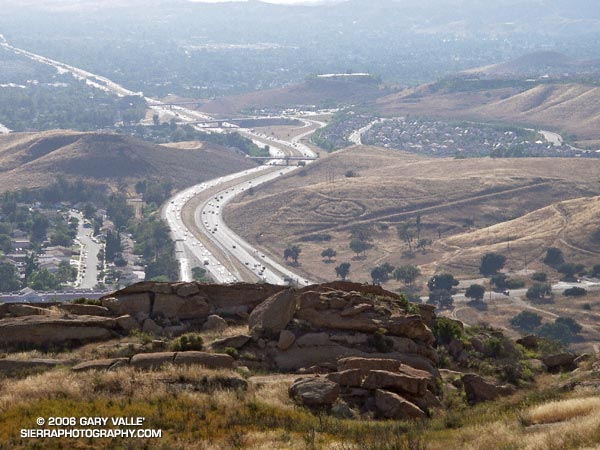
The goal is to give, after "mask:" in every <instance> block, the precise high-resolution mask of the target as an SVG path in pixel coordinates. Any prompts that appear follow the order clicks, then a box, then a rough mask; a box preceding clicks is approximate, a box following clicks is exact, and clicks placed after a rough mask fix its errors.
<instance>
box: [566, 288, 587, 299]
mask: <svg viewBox="0 0 600 450" xmlns="http://www.w3.org/2000/svg"><path fill="white" fill-rule="evenodd" d="M586 294H587V291H586V290H585V289H584V288H582V287H578V286H573V287H571V288H569V289H565V290H564V291H563V295H565V296H567V297H583V296H584V295H586Z"/></svg>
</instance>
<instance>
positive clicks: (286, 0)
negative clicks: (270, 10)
mask: <svg viewBox="0 0 600 450" xmlns="http://www.w3.org/2000/svg"><path fill="white" fill-rule="evenodd" d="M189 1H191V2H196V3H225V2H236V1H238V2H243V1H247V0H189ZM260 1H262V2H265V3H277V4H280V5H301V4H307V3H334V2H339V1H342V0H260Z"/></svg>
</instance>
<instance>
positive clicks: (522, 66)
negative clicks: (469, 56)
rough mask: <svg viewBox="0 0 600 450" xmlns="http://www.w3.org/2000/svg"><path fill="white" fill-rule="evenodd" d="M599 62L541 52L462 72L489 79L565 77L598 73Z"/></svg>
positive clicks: (551, 52)
mask: <svg viewBox="0 0 600 450" xmlns="http://www.w3.org/2000/svg"><path fill="white" fill-rule="evenodd" d="M599 62H600V61H599V60H597V59H595V60H583V59H576V58H572V57H570V56H568V55H565V54H564V53H560V52H554V51H539V52H534V53H529V54H527V55H523V56H520V57H518V58H514V59H511V60H509V61H504V62H501V63H498V64H491V65H488V66H483V67H476V68H474V69H469V70H465V71H463V72H461V74H465V75H478V76H484V77H488V78H498V77H500V78H502V77H515V78H520V77H528V76H529V77H538V76H544V75H556V76H564V75H565V74H570V75H573V74H574V73H579V74H589V73H598V71H599V70H600V64H599Z"/></svg>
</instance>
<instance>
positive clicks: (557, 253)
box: [544, 247, 565, 267]
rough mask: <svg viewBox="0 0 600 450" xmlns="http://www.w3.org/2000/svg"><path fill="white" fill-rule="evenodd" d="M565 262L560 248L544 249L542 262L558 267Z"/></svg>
mask: <svg viewBox="0 0 600 450" xmlns="http://www.w3.org/2000/svg"><path fill="white" fill-rule="evenodd" d="M564 262H565V258H564V256H563V252H562V250H561V249H560V248H556V247H549V248H548V249H546V256H545V257H544V264H547V265H549V266H550V267H558V266H560V265H561V264H562V263H564Z"/></svg>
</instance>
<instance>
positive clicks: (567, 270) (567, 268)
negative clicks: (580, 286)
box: [557, 263, 585, 281]
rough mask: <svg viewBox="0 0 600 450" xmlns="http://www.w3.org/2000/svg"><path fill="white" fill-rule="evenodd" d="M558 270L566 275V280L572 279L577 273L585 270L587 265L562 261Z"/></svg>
mask: <svg viewBox="0 0 600 450" xmlns="http://www.w3.org/2000/svg"><path fill="white" fill-rule="evenodd" d="M557 270H558V271H559V272H560V273H562V274H563V275H564V280H565V281H572V280H574V279H575V275H577V274H578V273H582V272H584V271H585V266H584V265H583V264H575V263H562V264H561V265H560V266H558V268H557Z"/></svg>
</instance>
